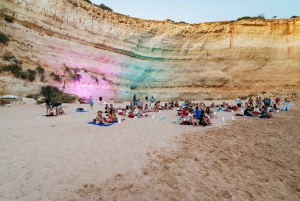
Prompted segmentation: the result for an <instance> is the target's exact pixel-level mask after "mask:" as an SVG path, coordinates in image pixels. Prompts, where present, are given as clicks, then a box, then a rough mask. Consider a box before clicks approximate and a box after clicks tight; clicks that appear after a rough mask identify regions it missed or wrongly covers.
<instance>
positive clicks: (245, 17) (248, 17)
mask: <svg viewBox="0 0 300 201" xmlns="http://www.w3.org/2000/svg"><path fill="white" fill-rule="evenodd" d="M247 19H265V15H264V14H260V15H258V16H254V17H250V16H244V17H240V18H238V19H237V21H239V20H247Z"/></svg>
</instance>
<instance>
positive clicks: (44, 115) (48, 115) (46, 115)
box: [38, 114, 57, 118]
mask: <svg viewBox="0 0 300 201" xmlns="http://www.w3.org/2000/svg"><path fill="white" fill-rule="evenodd" d="M41 117H57V115H56V114H55V115H50V114H43V115H40V116H38V118H41Z"/></svg>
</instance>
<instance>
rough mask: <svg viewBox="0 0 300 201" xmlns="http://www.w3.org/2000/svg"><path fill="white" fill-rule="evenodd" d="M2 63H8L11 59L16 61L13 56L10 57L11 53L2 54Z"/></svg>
mask: <svg viewBox="0 0 300 201" xmlns="http://www.w3.org/2000/svg"><path fill="white" fill-rule="evenodd" d="M2 58H3V60H4V61H10V60H11V59H16V57H15V56H14V55H12V54H11V53H8V52H6V53H4V54H3V56H2Z"/></svg>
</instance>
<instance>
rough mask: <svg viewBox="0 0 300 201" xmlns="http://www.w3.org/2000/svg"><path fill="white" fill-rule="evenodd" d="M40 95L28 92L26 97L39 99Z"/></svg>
mask: <svg viewBox="0 0 300 201" xmlns="http://www.w3.org/2000/svg"><path fill="white" fill-rule="evenodd" d="M38 97H39V94H28V95H27V96H26V98H33V99H37V98H38Z"/></svg>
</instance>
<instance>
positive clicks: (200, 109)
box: [177, 101, 215, 126]
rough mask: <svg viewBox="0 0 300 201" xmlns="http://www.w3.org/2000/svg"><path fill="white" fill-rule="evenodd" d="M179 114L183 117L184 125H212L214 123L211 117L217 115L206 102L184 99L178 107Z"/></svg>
mask: <svg viewBox="0 0 300 201" xmlns="http://www.w3.org/2000/svg"><path fill="white" fill-rule="evenodd" d="M177 115H178V116H180V117H181V119H182V122H180V124H182V125H193V126H199V125H203V126H210V125H212V122H211V118H213V117H215V113H214V111H213V109H212V107H210V106H208V105H206V104H205V103H203V102H201V103H199V104H198V103H192V102H191V101H184V102H183V103H182V105H181V106H179V107H178V109H177Z"/></svg>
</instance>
